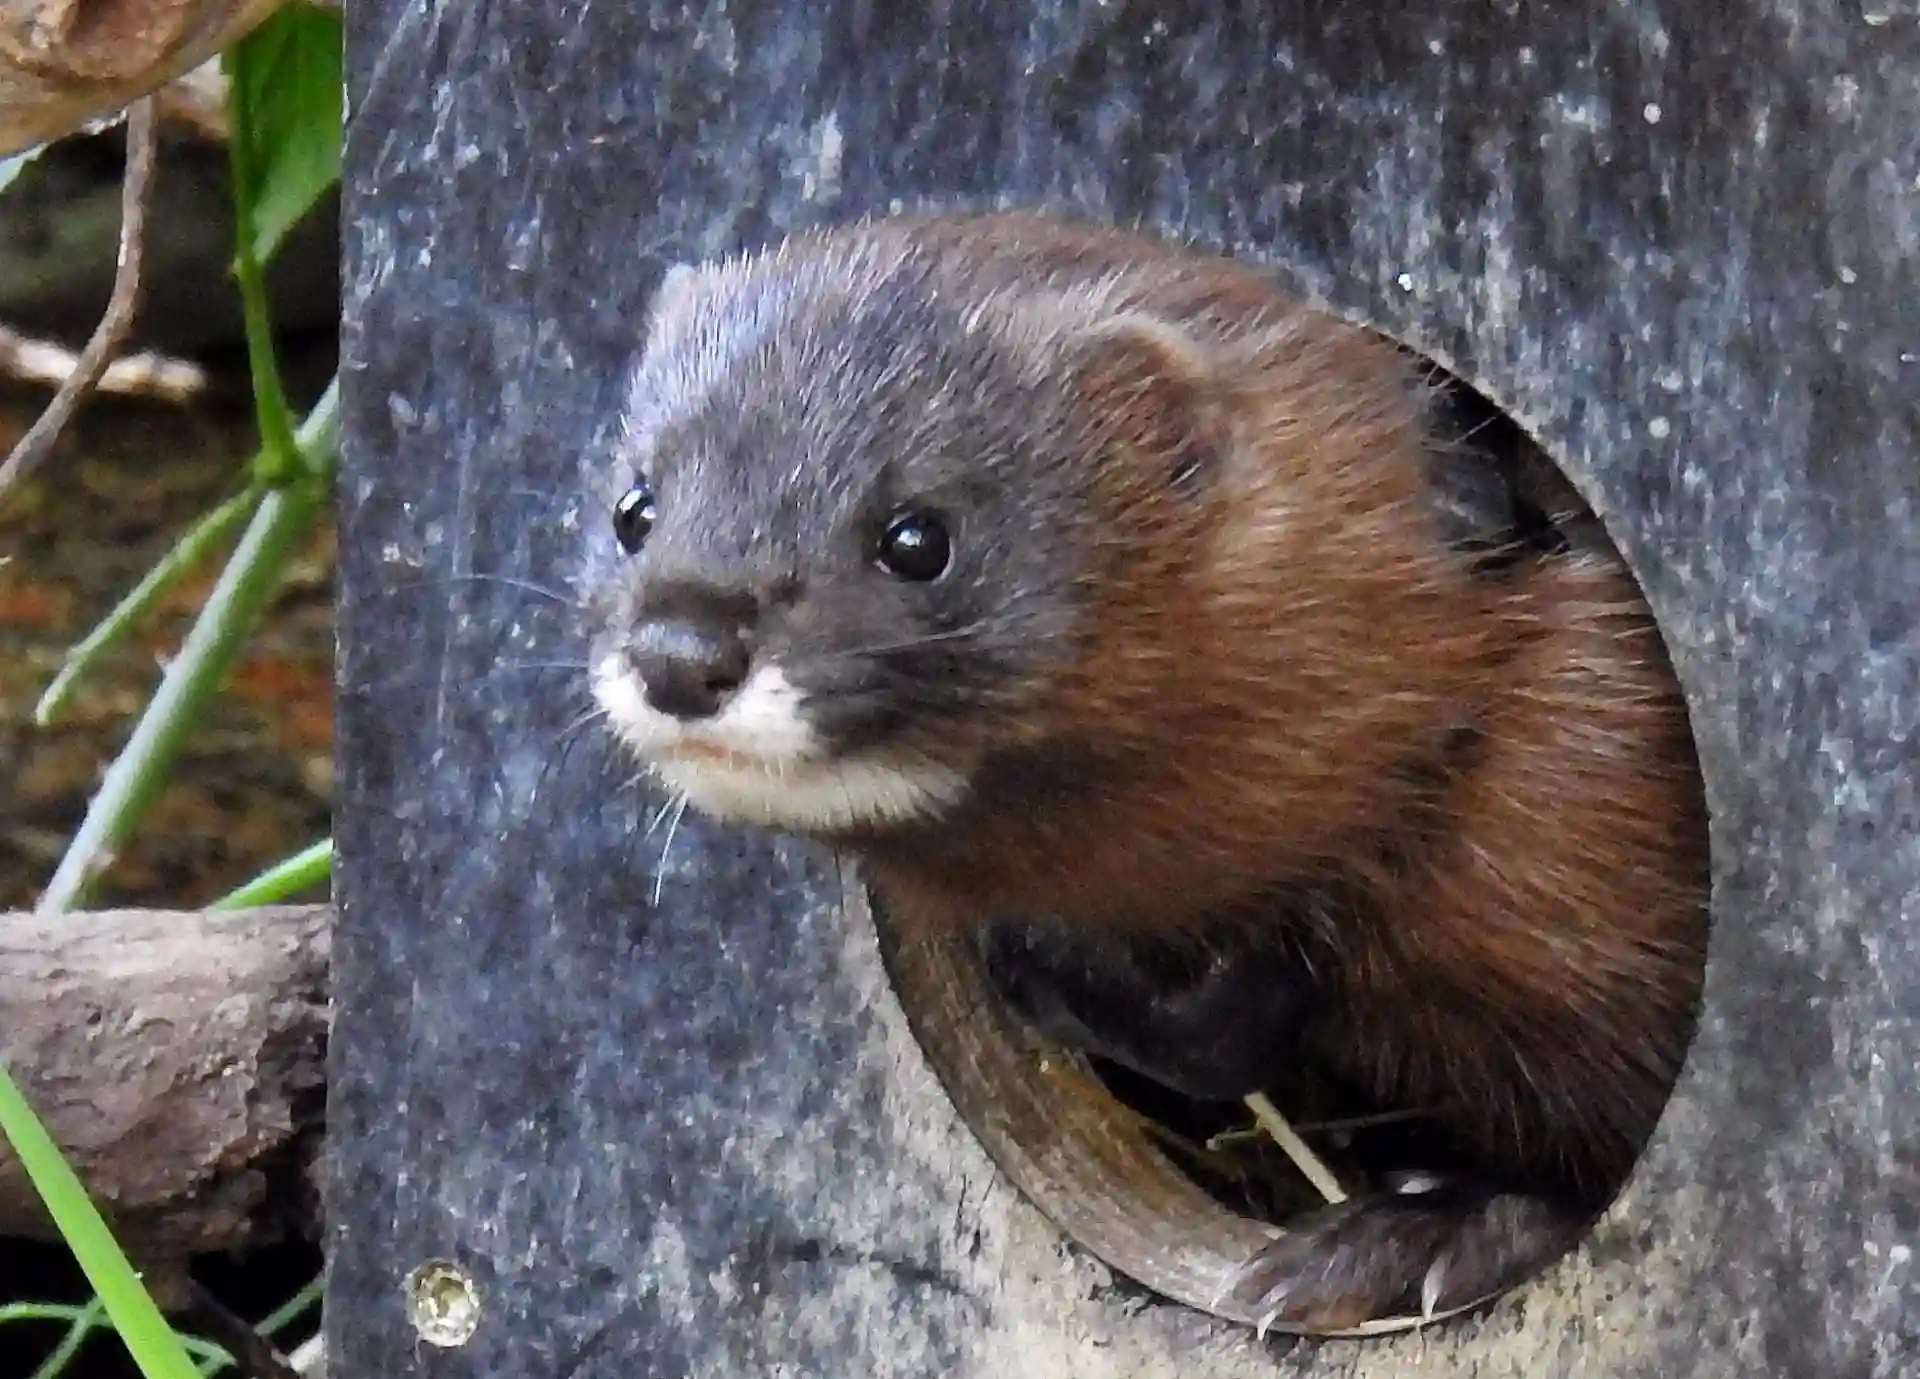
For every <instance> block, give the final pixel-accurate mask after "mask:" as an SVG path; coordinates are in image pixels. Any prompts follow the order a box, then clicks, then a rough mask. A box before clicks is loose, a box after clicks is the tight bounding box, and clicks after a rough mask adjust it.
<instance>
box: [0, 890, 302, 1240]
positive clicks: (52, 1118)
mask: <svg viewBox="0 0 1920 1379" xmlns="http://www.w3.org/2000/svg"><path fill="white" fill-rule="evenodd" d="M331 919H332V912H331V911H330V910H328V909H327V908H325V907H323V906H281V907H275V908H268V909H259V910H234V911H206V912H198V913H196V912H192V911H183V912H170V911H151V910H102V911H93V912H80V913H73V914H59V915H49V916H44V917H40V916H35V915H32V914H26V913H19V914H0V1061H3V1062H4V1063H5V1065H6V1067H7V1068H8V1070H9V1071H10V1072H11V1073H12V1074H13V1076H14V1078H15V1079H16V1080H17V1081H18V1082H19V1083H20V1084H21V1087H22V1090H23V1091H25V1093H26V1095H27V1098H28V1100H30V1101H31V1102H32V1103H33V1105H34V1107H35V1109H36V1110H37V1111H38V1112H39V1114H40V1116H41V1118H42V1119H43V1120H44V1121H45V1122H46V1124H47V1128H48V1130H49V1131H50V1132H51V1133H52V1135H53V1137H54V1139H55V1141H57V1142H58V1143H59V1144H60V1145H61V1147H62V1148H63V1149H65V1150H66V1151H67V1153H68V1155H69V1156H70V1159H71V1161H72V1162H73V1164H74V1167H75V1169H76V1170H77V1171H78V1172H79V1174H80V1176H81V1178H82V1179H83V1180H84V1181H85V1182H86V1183H87V1186H88V1188H89V1189H90V1190H91V1192H92V1193H93V1195H94V1200H95V1201H96V1202H97V1203H98V1204H99V1206H100V1208H101V1210H102V1211H103V1212H104V1213H105V1214H106V1215H107V1217H108V1219H109V1221H110V1222H111V1223H112V1224H113V1226H114V1228H115V1230H116V1231H117V1232H118V1233H119V1234H120V1236H121V1238H122V1243H123V1244H125V1245H126V1246H127V1248H128V1250H129V1251H130V1253H132V1254H133V1255H134V1256H135V1257H136V1258H137V1259H140V1260H142V1261H154V1262H159V1261H165V1260H169V1259H176V1260H177V1259H181V1258H183V1257H185V1256H188V1255H193V1254H201V1253H208V1252H215V1251H222V1250H229V1249H234V1248H236V1247H239V1246H242V1245H249V1244H261V1243H265V1242H267V1241H270V1240H272V1239H274V1238H276V1237H277V1236H280V1235H282V1234H284V1233H285V1232H286V1231H287V1230H289V1229H299V1230H301V1231H302V1232H303V1233H310V1232H311V1231H312V1230H313V1229H314V1227H315V1225H316V1224H317V1215H318V1208H317V1197H316V1194H315V1191H314V1188H315V1185H316V1184H315V1178H314V1174H315V1170H316V1164H317V1157H318V1150H319V1146H320V1141H321V1137H322V1132H323V1128H324V1103H325V1087H326V1081H325V1077H326V1069H325V1051H326V1036H327V1026H328V1017H329V1008H328V997H327V991H328V985H327V978H328V972H327V964H328V957H329V935H330V930H331ZM52 1233H53V1232H52V1225H51V1223H50V1222H49V1221H48V1220H47V1217H46V1214H45V1212H44V1211H43V1210H42V1208H41V1206H40V1200H39V1197H38V1195H37V1194H36V1193H35V1191H34V1189H33V1186H32V1184H30V1183H29V1182H28V1181H27V1179H26V1176H25V1174H24V1173H23V1172H22V1171H21V1168H20V1163H19V1161H18V1159H16V1158H15V1157H14V1156H13V1154H12V1151H11V1150H10V1149H9V1148H8V1147H7V1146H6V1145H5V1143H4V1142H0V1235H26V1236H41V1237H45V1236H49V1235H51V1234H52Z"/></svg>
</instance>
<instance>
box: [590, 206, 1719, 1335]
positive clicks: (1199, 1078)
mask: <svg viewBox="0 0 1920 1379" xmlns="http://www.w3.org/2000/svg"><path fill="white" fill-rule="evenodd" d="M1460 396H1461V394H1460V393H1459V392H1458V391H1451V392H1450V391H1449V390H1448V389H1447V388H1446V387H1445V386H1443V385H1442V384H1441V383H1439V382H1437V381H1436V377H1435V374H1434V371H1433V370H1432V369H1431V368H1429V367H1427V366H1424V365H1423V364H1422V363H1421V362H1420V361H1419V360H1417V359H1416V358H1414V357H1413V356H1412V355H1411V354H1410V353H1409V352H1408V351H1407V350H1405V349H1404V348H1402V347H1400V346H1399V345H1397V344H1395V343H1394V342H1393V341H1391V340H1389V339H1387V338H1385V337H1383V336H1381V335H1379V334H1377V333H1375V332H1372V331H1370V330H1367V329H1365V328H1363V327H1360V326H1358V325H1354V324H1351V323H1348V322H1345V321H1343V320H1340V319H1338V318H1336V317H1334V316H1333V315H1331V314H1328V313H1325V312H1322V311H1319V310H1316V309H1313V308H1312V307H1310V306H1309V305H1307V304H1305V303H1303V302H1302V301H1300V300H1298V299H1296V298H1295V297H1294V296H1292V295H1290V294H1289V293H1288V292H1287V291H1285V290H1284V289H1283V288H1282V287H1281V285H1280V284H1279V283H1278V282H1277V281H1276V279H1275V276H1274V275H1273V274H1272V273H1271V272H1270V271H1268V270H1266V269H1263V268H1261V267H1259V266H1257V265H1254V264H1250V263H1244V262H1240V261H1237V260H1234V259H1231V258H1228V257H1226V256H1223V255H1219V254H1215V253H1212V252H1209V251H1206V250H1203V249H1198V248H1194V247H1190V246H1187V245H1182V244H1179V243H1176V242H1173V241H1171V240H1168V239H1162V238H1158V237H1155V236H1151V235H1147V234H1144V233H1140V232H1134V231H1125V230H1117V229H1107V228H1102V227H1098V226H1093V225H1084V224H1078V223H1074V222H1071V221H1068V220H1066V219H1064V218H1060V217H1053V216H1043V215H1033V214H1017V213H953V214H941V215H927V216H911V217H909V216H900V217H893V218H879V219H871V220H866V221H861V222H858V223H853V224H847V225H842V226H838V227H833V228H828V229H823V230H817V231H812V232H808V233H803V234H798V235H795V236H792V237H791V238H788V239H787V240H785V241H783V242H781V243H779V244H777V245H775V246H773V247H771V248H768V249H765V250H762V251H759V252H756V253H751V254H744V255H741V256H739V257H736V258H732V259H729V260H725V261H721V262H715V263H711V264H707V265H704V266H700V267H695V268H682V269H677V270H675V271H674V272H673V273H671V274H670V275H669V276H668V277H667V279H666V280H665V281H664V282H663V284H662V286H661V288H660V289H659V291H658V292H657V293H656V296H655V302H654V306H653V309H652V312H651V317H650V319H649V321H648V322H647V326H646V335H645V344H644V349H643V350H642V351H641V355H640V358H639V362H638V363H637V365H636V367H635V370H634V374H633V377H632V381H631V388H630V392H629V394H628V399H627V406H626V410H625V412H624V415H623V419H622V420H623V425H622V430H621V436H620V440H619V443H618V445H617V447H616V450H617V454H616V456H615V459H614V462H613V463H611V464H609V465H607V466H605V467H604V473H602V474H601V475H600V479H601V483H602V492H601V494H600V497H601V499H602V500H603V501H604V503H605V504H606V508H607V510H608V511H609V513H610V519H609V524H608V528H607V530H606V535H605V536H604V537H596V544H595V547H594V552H595V553H594V555H593V557H592V561H591V564H590V566H589V568H588V574H587V578H586V580H585V588H586V594H587V596H586V599H585V602H584V606H585V607H586V609H587V611H588V616H589V618H590V622H591V627H590V634H591V642H592V658H591V668H592V684H593V689H594V693H595V695H596V697H597V700H598V702H599V704H600V706H601V707H602V708H603V709H604V710H605V712H606V715H607V718H608V721H609V723H610V724H611V727H612V729H613V731H614V732H615V733H616V734H617V735H618V737H619V738H620V739H621V740H622V742H623V743H624V744H625V746H626V747H627V749H629V750H630V751H631V752H632V753H633V754H635V755H636V756H637V757H638V758H639V759H640V760H642V761H644V762H645V763H647V764H648V766H649V767H650V768H651V770H652V771H653V772H654V773H655V774H656V775H657V776H658V777H659V778H660V780H661V781H662V782H663V783H664V785H665V786H666V787H667V788H668V789H669V790H671V791H673V792H676V793H677V794H678V795H681V796H684V798H685V799H686V800H687V801H688V802H690V803H691V805H692V806H693V807H694V808H696V809H699V810H701V811H704V812H705V813H707V814H708V815H710V816H711V817H713V818H715V819H719V820H723V821H731V822H738V823H742V824H749V825H755V826H759V827H764V828H771V829H776V830H782V831H786V832H789V833H792V834H797V835H801V836H805V837H809V838H814V839H818V840H823V841H825V842H826V843H828V844H831V845H832V846H833V847H835V848H837V849H839V850H841V851H842V852H843V854H845V855H848V856H850V857H852V858H854V859H856V860H857V863H858V865H859V867H860V870H861V874H862V875H863V877H864V878H865V880H866V881H867V882H868V883H869V884H870V885H871V886H873V887H874V888H875V890H876V892H877V893H878V894H879V895H880V896H882V897H892V898H895V899H899V900H904V901H908V902H910V904H908V905H907V906H906V908H907V909H908V910H910V911H911V913H913V914H914V915H916V916H917V917H918V919H917V922H920V923H926V924H938V925H950V926H953V928H954V930H955V931H956V932H959V933H961V934H964V935H966V936H968V937H969V938H970V939H971V940H972V941H973V942H975V943H976V944H977V945H978V950H979V952H980V954H981V956H982V960H983V963H984V965H985V969H986V972H987V974H988V976H989V978H990V981H991V986H992V989H994V990H995V991H997V992H998V993H999V995H1000V997H1001V998H1002V999H1004V1000H1005V1001H1006V1002H1007V1004H1008V1005H1009V1007H1010V1008H1011V1009H1012V1010H1013V1011H1015V1012H1016V1013H1017V1014H1018V1015H1019V1016H1021V1017H1022V1018H1023V1019H1025V1020H1026V1021H1027V1022H1028V1023H1029V1024H1031V1025H1032V1026H1033V1027H1034V1028H1035V1029H1036V1030H1038V1031H1040V1032H1041V1033H1043V1034H1045V1035H1047V1036H1049V1037H1052V1038H1054V1039H1056V1040H1059V1041H1061V1042H1063V1043H1066V1044H1068V1045H1070V1046H1073V1047H1075V1048H1078V1049H1081V1050H1084V1051H1087V1052H1091V1053H1096V1054H1099V1055H1101V1056H1104V1057H1106V1058H1109V1059H1111V1060H1113V1061H1116V1062H1118V1063H1121V1064H1124V1065H1125V1066H1127V1067H1129V1068H1131V1069H1132V1070H1133V1071H1135V1072H1137V1073H1138V1074H1140V1075H1142V1076H1144V1077H1147V1078H1149V1079H1152V1080H1154V1081H1156V1082H1158V1083H1160V1084H1161V1085H1163V1086H1165V1087H1167V1088H1169V1089H1171V1090H1174V1091H1176V1092H1180V1093H1183V1094H1187V1095H1191V1096H1194V1097H1200V1098H1207V1099H1224V1098H1231V1097H1240V1096H1244V1095H1246V1094H1249V1093H1252V1092H1255V1091H1258V1090H1262V1089H1264V1088H1266V1087H1267V1086H1269V1085H1270V1084H1272V1083H1273V1082H1274V1081H1275V1079H1276V1078H1277V1077H1278V1076H1279V1075H1280V1074H1281V1073H1282V1072H1283V1071H1289V1072H1290V1071H1291V1070H1293V1069H1296V1068H1298V1067H1300V1066H1303V1065H1306V1064H1313V1065H1316V1066H1320V1067H1324V1068H1326V1069H1328V1070H1330V1072H1331V1073H1332V1074H1333V1075H1337V1076H1339V1077H1341V1078H1344V1079H1347V1080H1348V1081H1349V1082H1351V1083H1352V1084H1354V1085H1357V1086H1362V1087H1365V1088H1366V1089H1368V1091H1369V1093H1370V1094H1371V1095H1372V1096H1374V1097H1377V1098H1378V1099H1379V1100H1380V1101H1381V1102H1382V1103H1390V1104H1396V1105H1405V1106H1423V1107H1428V1106H1430V1107H1432V1108H1434V1112H1435V1115H1436V1116H1437V1117H1438V1118H1439V1119H1440V1121H1441V1122H1442V1123H1443V1124H1444V1125H1445V1127H1447V1129H1448V1130H1449V1132H1450V1133H1452V1134H1454V1135H1456V1136H1457V1138H1458V1139H1459V1140H1460V1142H1462V1143H1463V1144H1465V1145H1467V1146H1468V1147H1469V1148H1470V1150H1471V1155H1470V1164H1469V1167H1468V1168H1467V1169H1465V1170H1463V1171H1461V1172H1457V1173H1452V1174H1448V1175H1445V1176H1443V1177H1441V1178H1439V1179H1438V1180H1430V1181H1427V1182H1425V1183H1424V1184H1423V1186H1424V1187H1425V1188H1426V1190H1424V1191H1402V1192H1391V1191H1386V1190H1381V1191H1368V1192H1362V1193H1359V1194H1357V1195H1355V1196H1353V1197H1351V1198H1349V1199H1348V1200H1347V1201H1346V1202H1344V1203H1341V1204H1338V1205H1332V1206H1328V1207H1326V1208H1324V1209H1321V1210H1317V1211H1315V1212H1313V1213H1312V1214H1311V1215H1309V1216H1307V1217H1305V1218H1303V1219H1300V1220H1297V1221H1295V1222H1293V1223H1291V1224H1289V1226H1288V1227H1287V1229H1286V1231H1285V1233H1284V1234H1283V1235H1281V1236H1280V1237H1279V1238H1278V1239H1276V1240H1275V1241H1274V1242H1273V1243H1272V1244H1271V1245H1270V1246H1267V1247H1265V1248H1264V1249H1263V1250H1262V1251H1261V1252H1260V1253H1259V1255H1258V1256H1257V1257H1255V1258H1252V1259H1250V1260H1248V1261H1247V1264H1246V1267H1245V1269H1244V1270H1243V1272H1242V1276H1241V1278H1240V1281H1239V1284H1238V1296H1239V1297H1240V1299H1241V1300H1242V1301H1243V1302H1245V1303H1246V1304H1247V1305H1248V1306H1249V1307H1251V1308H1253V1309H1254V1310H1255V1311H1256V1312H1258V1313H1259V1314H1260V1315H1262V1316H1263V1317H1265V1318H1267V1319H1268V1320H1269V1321H1271V1322H1273V1323H1275V1324H1279V1325H1283V1326H1288V1327H1292V1328H1308V1329H1311V1328H1331V1327H1343V1326H1350V1325H1353V1324H1356V1323H1358V1322H1362V1321H1365V1320H1369V1319H1372V1318H1374V1317H1378V1316H1382V1315H1385V1314H1388V1313H1390V1312H1393V1311H1394V1310H1395V1309H1407V1308H1418V1309H1422V1310H1424V1311H1425V1312H1427V1313H1429V1314H1431V1313H1435V1312H1440V1311H1447V1310H1452V1309H1454V1308H1457V1307H1459V1306H1462V1305H1466V1304H1469V1303H1471V1302H1474V1301H1477V1300H1479V1299H1481V1298H1484V1297H1486V1296H1490V1295H1492V1294H1493V1293H1496V1292H1499V1291H1501V1290H1503V1289H1505V1288H1507V1287H1510V1286H1511V1285H1513V1284H1514V1283H1516V1282H1518V1281H1520V1280H1521V1279H1523V1278H1525V1277H1526V1276H1528V1275H1529V1274H1531V1273H1532V1272H1535V1271H1537V1270H1538V1269H1540V1268H1541V1267H1544V1265H1545V1264H1547V1263H1549V1262H1551V1261H1552V1260H1553V1259H1554V1258H1556V1257H1558V1256H1559V1255H1560V1254H1562V1253H1564V1252H1565V1251H1566V1250H1568V1249H1569V1248H1571V1247H1572V1246H1573V1245H1574V1244H1575V1243H1577V1241H1578V1239H1579V1237H1580V1236H1581V1234H1582V1233H1583V1232H1584V1230H1585V1229H1586V1228H1587V1227H1588V1225H1589V1224H1590V1223H1591V1221H1592V1220H1593V1218H1594V1217H1595V1216H1596V1215H1597V1214H1599V1213H1600V1212H1601V1211H1603V1210H1604V1209H1605V1207H1606V1206H1607V1204H1608V1202H1609V1201H1610V1199H1611V1196H1612V1194H1613V1193H1614V1192H1616V1191H1617V1190H1618V1187H1619V1185H1620V1183H1621V1182H1622V1181H1623V1180H1624V1178H1625V1176H1626V1174H1627V1173H1628V1171H1629V1170H1630V1169H1631V1167H1632V1164H1633V1162H1634V1160H1635V1159H1636V1158H1637V1156H1638V1154H1639V1152H1640V1150H1641V1148H1642V1146H1643V1145H1644V1143H1645V1141H1646V1139H1647V1138H1648V1136H1649V1135H1650V1134H1651V1131H1652V1128H1653V1126H1654V1124H1655V1122H1656V1120H1657V1119H1658V1117H1659V1114H1660V1112H1661V1109H1662V1107H1663V1105H1664V1103H1665V1101H1666V1098H1667V1095H1668V1092H1669V1090H1670V1088H1671V1086H1672V1084H1673V1082H1674V1080H1675V1078H1676V1077H1677V1075H1678V1071H1679V1068H1680V1065H1681V1062H1682V1059H1683V1057H1684V1053H1685V1049H1686V1045H1687V1042H1688V1039H1689V1036H1690V1032H1691V1028H1692V1022H1693V1018H1694V1010H1695V1006H1696V1003H1697V1000H1698V996H1699V987H1700V980H1701V971H1702V967H1703V964H1704V944H1705V923H1706V909H1705V899H1706V890H1707V868H1706V855H1705V843H1704V838H1705V821H1704V806H1703V803H1702V797H1701V787H1700V781H1699V776H1698V772H1697V768H1696V766H1695V764H1694V758H1693V755H1692V748H1691V740H1690V735H1689V732H1688V724H1687V716H1686V708H1685V703H1684V700H1683V697H1682V695H1681V692H1680V689H1679V688H1678V686H1677V684H1676V681H1675V678H1674V675H1673V672H1672V670H1671V668H1670V665H1669V662H1668V659H1667V656H1666V654H1665V650H1664V647H1663V645H1662V643H1661V640H1660V638H1659V635H1658V632H1657V630H1656V628H1655V626H1654V624H1653V621H1652V619H1651V616H1650V614H1649V612H1648V609H1647V606H1646V604H1645V601H1644V599H1643V598H1642V597H1641V595H1640V592H1639V590H1638V588H1637V586H1636V585H1635V583H1634V582H1633V580H1632V578H1631V576H1630V574H1629V573H1628V571H1627V569H1626V567H1625V565H1624V563H1623V561H1622V560H1621V559H1620V557H1619V555H1618V553H1617V551H1615V550H1614V549H1613V547H1612V546H1611V545H1610V543H1608V541H1607V540H1606V536H1605V533H1604V532H1603V531H1602V530H1601V528H1600V525H1599V523H1598V522H1597V521H1596V520H1594V519H1593V518H1592V516H1591V514H1590V513H1586V512H1585V511H1584V509H1583V507H1582V505H1581V504H1580V502H1579V499H1578V497H1577V495H1576V494H1575V493H1574V491H1573V489H1572V488H1571V486H1570V485H1568V484H1567V483H1566V481H1565V480H1564V479H1563V478H1561V477H1560V476H1559V474H1558V473H1557V472H1556V471H1554V470H1553V469H1552V467H1551V465H1550V464H1547V463H1546V462H1545V461H1544V460H1543V459H1537V458H1536V459H1529V458H1527V454H1528V452H1527V450H1526V447H1525V446H1524V445H1521V444H1517V443H1515V444H1506V445H1496V444H1487V443H1484V439H1485V434H1491V432H1490V431H1489V428H1492V431H1497V430H1498V428H1497V427H1496V426H1495V425H1494V423H1495V422H1496V421H1497V420H1498V419H1497V418H1495V417H1491V416H1487V417H1479V418H1476V417H1475V416H1473V415H1470V414H1467V413H1463V412H1462V411H1461V407H1460V402H1459V399H1460ZM1470 410H1471V409H1469V412H1470ZM1514 431H1515V429H1514V428H1511V427H1510V426H1509V428H1508V432H1507V433H1503V434H1508V435H1509V439H1511V435H1512V434H1513V433H1514Z"/></svg>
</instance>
